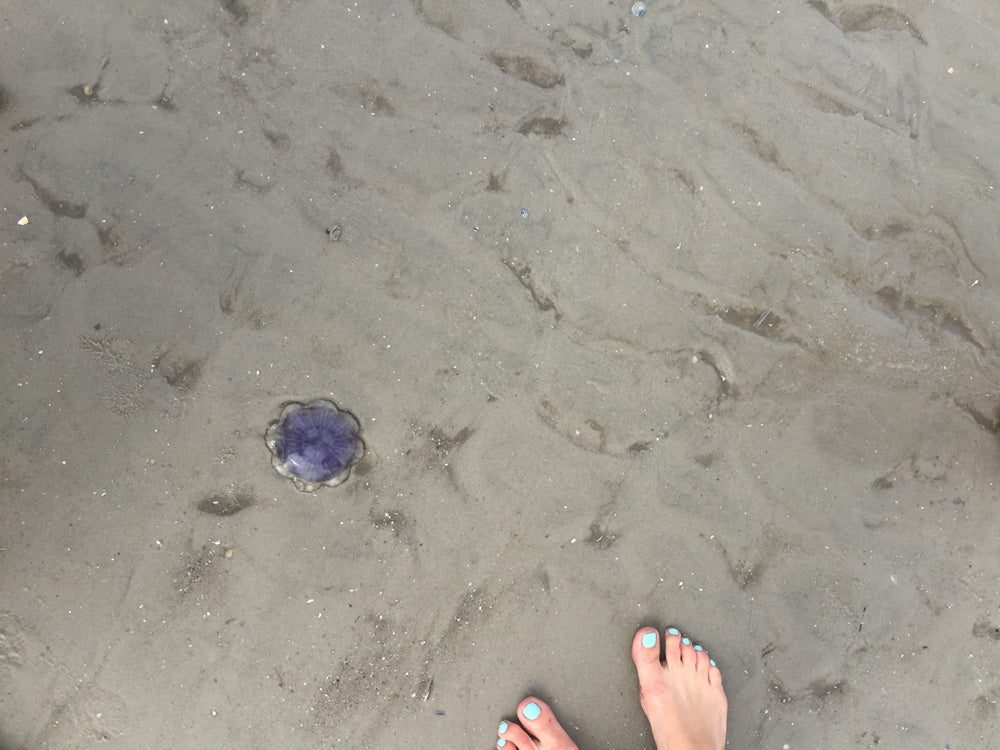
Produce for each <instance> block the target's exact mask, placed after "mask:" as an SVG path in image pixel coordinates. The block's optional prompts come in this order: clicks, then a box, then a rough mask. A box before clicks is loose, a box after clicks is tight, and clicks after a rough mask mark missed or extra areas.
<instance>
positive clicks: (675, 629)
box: [667, 628, 681, 635]
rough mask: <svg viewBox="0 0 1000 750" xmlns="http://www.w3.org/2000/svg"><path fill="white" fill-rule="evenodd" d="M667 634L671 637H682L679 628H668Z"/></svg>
mask: <svg viewBox="0 0 1000 750" xmlns="http://www.w3.org/2000/svg"><path fill="white" fill-rule="evenodd" d="M667 632H668V633H670V635H680V634H681V631H679V630H678V629H677V628H667Z"/></svg>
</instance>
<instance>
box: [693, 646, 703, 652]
mask: <svg viewBox="0 0 1000 750" xmlns="http://www.w3.org/2000/svg"><path fill="white" fill-rule="evenodd" d="M694 650H695V651H704V650H705V649H703V648H702V647H701V646H695V647H694Z"/></svg>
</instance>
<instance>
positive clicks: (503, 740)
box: [497, 696, 579, 750]
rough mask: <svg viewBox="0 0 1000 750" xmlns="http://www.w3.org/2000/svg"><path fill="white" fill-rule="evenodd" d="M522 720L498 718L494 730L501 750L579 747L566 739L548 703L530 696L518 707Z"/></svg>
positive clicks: (553, 749) (575, 748)
mask: <svg viewBox="0 0 1000 750" xmlns="http://www.w3.org/2000/svg"><path fill="white" fill-rule="evenodd" d="M517 718H518V720H519V721H520V722H521V723H520V724H516V723H514V722H513V721H501V722H500V728H499V730H498V732H497V734H498V735H499V737H500V739H498V740H497V747H498V748H500V750H579V748H577V746H576V743H575V742H573V740H571V739H570V738H569V735H568V734H566V731H565V730H564V729H563V728H562V726H561V725H560V724H559V722H558V721H556V715H555V714H554V713H552V709H551V708H549V706H548V704H547V703H546V702H545V701H543V700H541V699H540V698H536V697H534V696H529V697H528V698H525V699H524V700H523V701H521V703H520V704H519V705H518V707H517Z"/></svg>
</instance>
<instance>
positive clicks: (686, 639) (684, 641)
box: [681, 636, 691, 646]
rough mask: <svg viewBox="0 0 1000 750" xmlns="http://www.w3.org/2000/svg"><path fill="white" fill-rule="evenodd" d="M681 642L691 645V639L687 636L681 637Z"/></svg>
mask: <svg viewBox="0 0 1000 750" xmlns="http://www.w3.org/2000/svg"><path fill="white" fill-rule="evenodd" d="M681 643H683V644H684V645H685V646H690V645H691V639H690V638H688V637H687V636H684V637H683V638H681Z"/></svg>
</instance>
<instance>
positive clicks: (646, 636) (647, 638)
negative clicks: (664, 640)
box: [642, 633, 656, 648]
mask: <svg viewBox="0 0 1000 750" xmlns="http://www.w3.org/2000/svg"><path fill="white" fill-rule="evenodd" d="M642 645H643V646H645V647H646V648H652V647H653V646H655V645H656V633H643V634H642Z"/></svg>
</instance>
